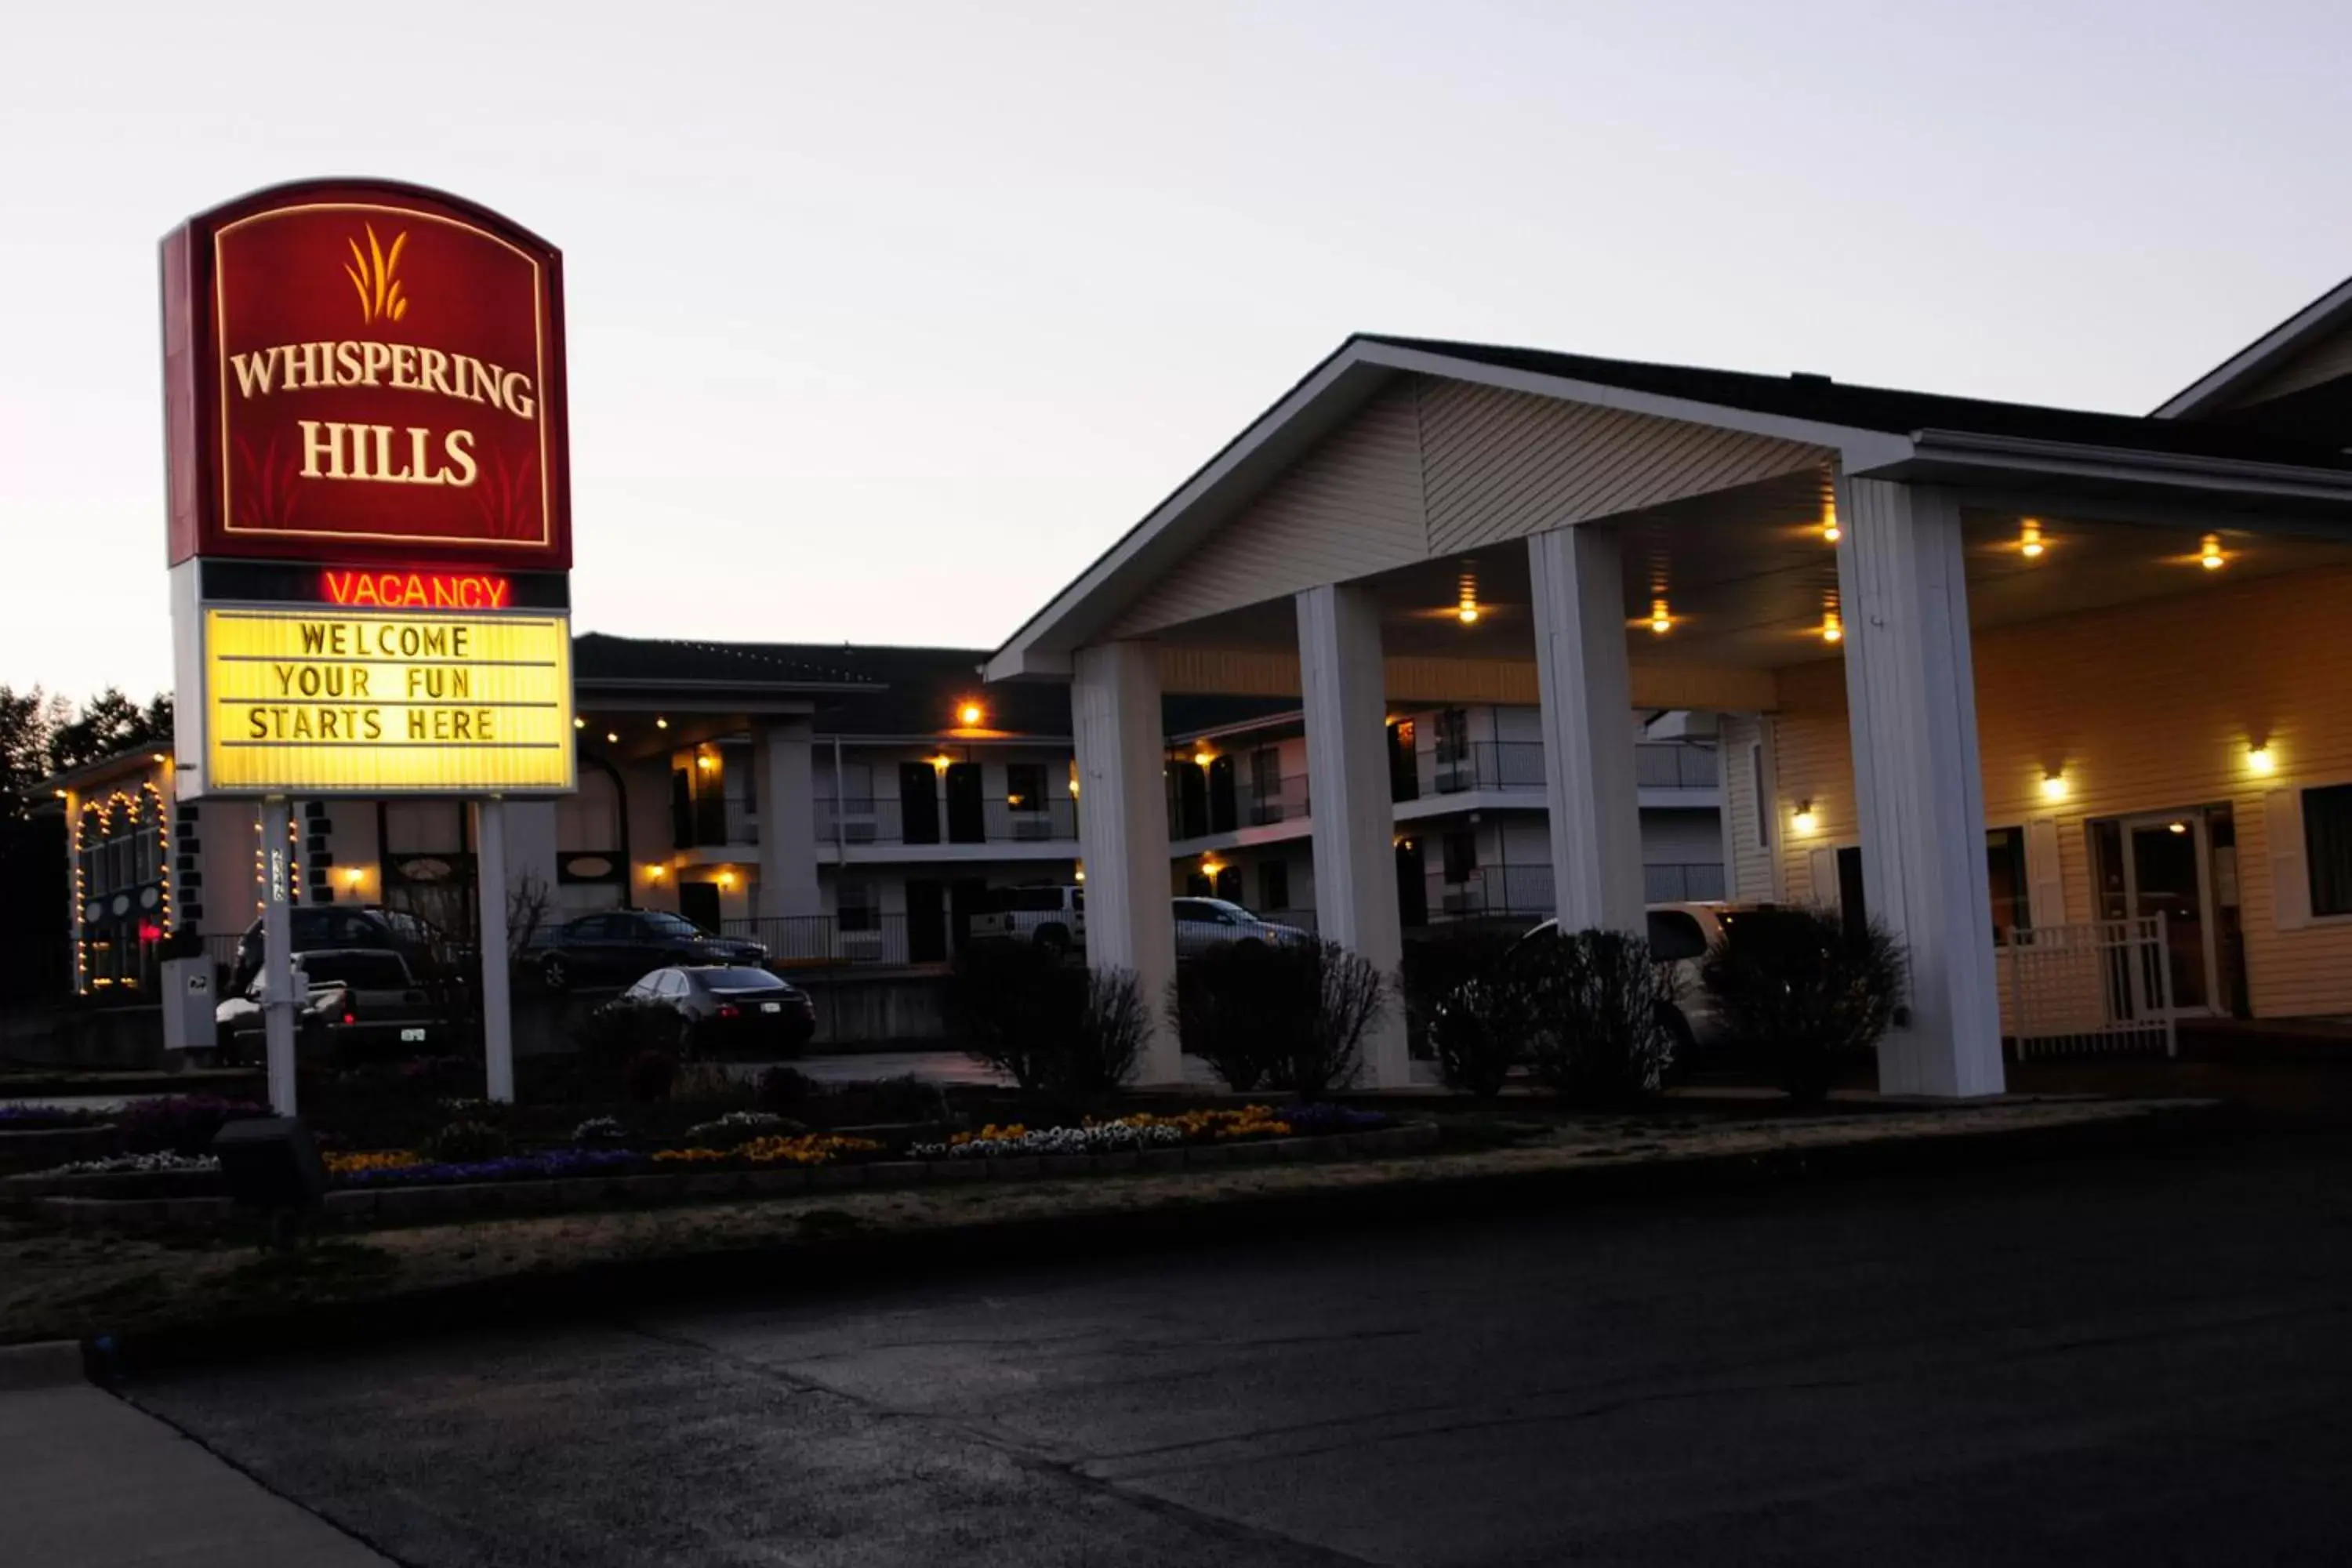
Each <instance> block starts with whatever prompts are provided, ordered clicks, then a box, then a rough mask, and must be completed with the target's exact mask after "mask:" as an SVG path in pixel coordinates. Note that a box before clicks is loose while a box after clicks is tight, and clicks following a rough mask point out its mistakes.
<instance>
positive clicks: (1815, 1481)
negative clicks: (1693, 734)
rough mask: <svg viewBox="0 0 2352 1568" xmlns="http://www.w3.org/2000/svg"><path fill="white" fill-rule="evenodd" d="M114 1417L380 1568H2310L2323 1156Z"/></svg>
mask: <svg viewBox="0 0 2352 1568" xmlns="http://www.w3.org/2000/svg"><path fill="white" fill-rule="evenodd" d="M131 1392H132V1394H133V1396H134V1397H135V1398H136V1399H137V1400H138V1401H139V1402H140V1403H141V1404H142V1405H145V1406H146V1407H148V1408H150V1409H152V1410H153V1411H156V1412H157V1413H159V1414H161V1415H163V1416H165V1417H166V1418H168V1419H169V1420H171V1421H173V1422H174V1423H176V1424H178V1425H180V1426H183V1427H184V1429H186V1430H188V1431H189V1432H191V1433H192V1434H194V1436H197V1437H198V1438H200V1439H201V1440H203V1441H204V1442H205V1443H206V1444H208V1445H209V1446H211V1447H214V1448H215V1450H216V1451H218V1452H220V1453H222V1454H224V1455H225V1456H226V1457H227V1458H230V1459H231V1460H233V1461H234V1462H236V1463H237V1464H238V1465H240V1466H242V1467H244V1468H247V1469H248V1470H249V1471H250V1472H251V1473H253V1474H254V1475H255V1476H256V1477H257V1478H258V1479H261V1480H262V1481H263V1482H264V1483H265V1484H266V1485H268V1486H269V1487H271V1488H273V1489H277V1490H278V1491H280V1492H283V1493H285V1494H287V1495H289V1496H290V1497H292V1498H293V1499H294V1500H297V1501H299V1502H301V1503H303V1504H305V1505H306V1506H308V1507H310V1508H313V1509H315V1510H318V1511H319V1512H320V1513H321V1514H323V1515H324V1516H325V1517H327V1518H328V1519H329V1520H331V1521H334V1522H336V1523H338V1524H340V1525H341V1526H343V1527H344V1528H345V1529H347V1530H350V1531H354V1532H355V1533H357V1534H359V1535H361V1536H362V1537H363V1538H364V1539H366V1540H367V1541H369V1542H372V1543H373V1544H375V1545H376V1546H377V1547H378V1548H379V1549H381V1550H383V1552H387V1553H388V1554H390V1555H391V1556H393V1557H394V1558H396V1559H398V1560H399V1561H402V1562H404V1563H420V1564H426V1563H429V1564H489V1563H517V1564H520V1563H549V1564H555V1563H562V1564H567V1565H585V1564H602V1563H616V1564H618V1563H626V1564H641V1563H642V1564H654V1563H665V1564H667V1563H726V1564H738V1563H796V1564H798V1563H807V1564H833V1563H842V1564H848V1563H858V1564H902V1563H903V1564H917V1563H1018V1564H1033V1563H1034V1564H1064V1563H1067V1564H1079V1563H1087V1564H1107V1563H1132V1564H1160V1563H1166V1564H1203V1563H1205V1564H1222V1563H1253V1564H1255V1563H1265V1564H1294V1563H1296V1564H1309V1563H1321V1564H1328V1563H1449V1564H1453V1563H1460V1564H1469V1563H1480V1564H1487V1563H1493V1564H1501V1563H1525V1564H1536V1563H1546V1564H1549V1563H1569V1562H1577V1563H1583V1562H1601V1563H1890V1562H1893V1563H1980V1562H1990V1561H2003V1562H2010V1563H2021V1562H2030V1563H2061V1562H2063V1563H2074V1564H2080V1563H2107V1562H2116V1563H2122V1562H2129V1563H2149V1562H2163V1563H2205V1562H2210V1563H2253V1562H2315V1563H2316V1562H2336V1561H2342V1560H2343V1558H2344V1556H2345V1553H2346V1552H2347V1543H2352V1405H2347V1396H2352V1150H2347V1149H2346V1148H2344V1147H2342V1146H2341V1145H2340V1143H2339V1142H2337V1141H2336V1140H2333V1139H2330V1138H2327V1137H2325V1136H2321V1135H2318V1134H2304V1135H2285V1134H2273V1135H2271V1136H2269V1137H2266V1138H2263V1139H2260V1140H2254V1139H2249V1140H2247V1141H2245V1142H2241V1143H2237V1144H2233V1145H2229V1146H2221V1147H2207V1148H2204V1149H2201V1150H2199V1151H2197V1152H2193V1153H2185V1154H2180V1155H2176V1156H2171V1157H2160V1156H2151V1157H2136V1158H2133V1159H2131V1160H2128V1161H2119V1160H2106V1161H2100V1162H2095V1163H2093V1162H2078V1163H2052V1164H2045V1165H2038V1166H2032V1167H2022V1168H2011V1169H2007V1170H2003V1171H2000V1172H1997V1173H1988V1174H1982V1175H1978V1176H1974V1177H1969V1176H1958V1175H1937V1176H1933V1177H1919V1178H1913V1179H1903V1180H1888V1181H1882V1182H1879V1183H1875V1184H1860V1185H1846V1186H1835V1187H1832V1186H1814V1187H1794V1188H1780V1189H1776V1190H1773V1191H1769V1192H1755V1193H1748V1194H1742V1195H1739V1196H1737V1197H1725V1198H1721V1199H1717V1200H1693V1199H1689V1198H1682V1199H1675V1200H1673V1201H1671V1202H1667V1201H1661V1202H1658V1203H1654V1204H1640V1203H1629V1204H1618V1205H1609V1206H1607V1207H1603V1208H1597V1209H1590V1210H1586V1211H1584V1212H1580V1213H1575V1214H1565V1215H1543V1216H1532V1217H1531V1216H1526V1215H1518V1216H1494V1217H1488V1218H1480V1217H1479V1216H1476V1215H1464V1216H1463V1217H1462V1219H1461V1221H1460V1222H1459V1223H1457V1224H1454V1225H1450V1226H1428V1227H1421V1228H1414V1229H1410V1230H1402V1231H1395V1230H1390V1231H1379V1230H1351V1231H1349V1232H1346V1233H1344V1234H1330V1235H1301V1236H1293V1237H1277V1238H1259V1239H1256V1240H1253V1241H1250V1242H1246V1243H1235V1244H1234V1245H1231V1246H1227V1247H1216V1248H1213V1249H1209V1250H1200V1249H1192V1250H1187V1251H1184V1252H1182V1253H1180V1254H1173V1255H1167V1256H1138V1255H1128V1256H1113V1257H1108V1258H1071V1259H1068V1260H1066V1261H1064V1262H1062V1263H1059V1264H1056V1265H1053V1266H1045V1267H1040V1266H1038V1265H1035V1264H1034V1263H1032V1264H1023V1265H1020V1266H1018V1267H1013V1266H1011V1265H1008V1266H1006V1267H1004V1268H1001V1269H997V1270H993V1271H991V1272H987V1273H984V1274H980V1275H973V1274H971V1273H970V1272H968V1271H967V1272H966V1273H964V1274H963V1275H961V1277H958V1278H952V1279H939V1280H936V1281H932V1282H929V1283H922V1284H914V1285H909V1284H906V1283H898V1284H892V1285H889V1286H887V1287H880V1286H858V1285H855V1284H851V1283H846V1282H826V1281H812V1282H811V1287H810V1289H807V1290H805V1291H802V1292H796V1293H793V1295H791V1296H789V1297H784V1298H770V1299H766V1300H724V1301H712V1302H709V1303H708V1304H706V1305H704V1306H702V1307H700V1308H698V1309H693V1310H669V1311H667V1312H664V1313H663V1314H661V1315H659V1316H653V1317H644V1318H638V1319H634V1320H630V1321H609V1322H589V1323H573V1324H570V1325H567V1326H564V1327H562V1328H561V1329H554V1330H549V1331H540V1332H534V1331H530V1329H529V1328H527V1327H524V1326H518V1327H517V1329H516V1330H515V1331H512V1332H510V1333H507V1334H500V1335H485V1336H477V1337H471V1338H467V1339H463V1340H447V1341H438V1342H422V1343H415V1344H408V1345H402V1346H393V1347H385V1348H381V1349H378V1350H375V1351H373V1352H352V1353H343V1354H337V1355H332V1356H319V1355H309V1356H304V1357H301V1358H299V1359H289V1360H286V1361H281V1362H277V1363H268V1364H255V1365H248V1366H242V1367H236V1368H221V1369H211V1370H205V1371H202V1372H189V1373H180V1374H176V1375H173V1376H170V1377H166V1378H163V1379H161V1380H159V1381H153V1382H148V1383H142V1384H136V1385H134V1387H133V1389H132V1391H131Z"/></svg>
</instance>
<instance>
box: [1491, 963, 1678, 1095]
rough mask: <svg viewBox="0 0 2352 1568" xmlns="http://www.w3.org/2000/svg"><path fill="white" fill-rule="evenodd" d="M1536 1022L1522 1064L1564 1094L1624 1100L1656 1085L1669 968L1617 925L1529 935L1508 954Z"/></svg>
mask: <svg viewBox="0 0 2352 1568" xmlns="http://www.w3.org/2000/svg"><path fill="white" fill-rule="evenodd" d="M1512 967H1513V970H1514V971H1515V972H1516V973H1517V977H1518V979H1519V980H1520V982H1521V983H1522V984H1523V985H1524V987H1525V997H1526V1005H1527V1006H1528V1008H1529V1009H1530V1010H1531V1018H1532V1022H1533V1025H1534V1033H1533V1037H1532V1049H1531V1051H1530V1053H1529V1065H1530V1066H1531V1067H1532V1068H1534V1071H1535V1076H1536V1079H1537V1080H1538V1082H1540V1083H1542V1084H1543V1085H1544V1086H1545V1087H1546V1088H1548V1089H1550V1090H1551V1091H1552V1092H1553V1093H1555V1094H1558V1095H1559V1096H1560V1097H1561V1098H1562V1099H1564V1100H1573V1101H1575V1102H1577V1103H1579V1104H1585V1105H1622V1104H1624V1103H1626V1102H1627V1101H1630V1100H1639V1099H1641V1098H1643V1097H1644V1096H1647V1095H1650V1094H1654V1093H1655V1092H1656V1091H1657V1089H1658V1085H1659V1080H1660V1079H1661V1077H1662V1076H1663V1075H1664V1072H1665V1068H1666V1065H1667V1063H1668V1061H1669V1060H1670V1059H1671V1058H1672V1057H1673V1054H1674V1036H1673V1034H1672V1032H1671V1026H1670V1025H1669V1023H1668V1016H1669V1015H1668V1011H1667V1009H1668V1008H1669V1007H1670V1006H1671V1005H1673V1003H1674V999H1675V983H1674V974H1673V971H1672V970H1671V969H1670V968H1668V967H1667V966H1666V965H1664V964H1660V963H1655V962H1654V961H1653V960H1652V959H1651V957H1650V944H1649V943H1648V942H1644V941H1643V939H1642V938H1640V937H1637V936H1633V935H1630V934H1628V933H1627V932H1624V931H1598V930H1596V931H1578V932H1576V933H1575V934H1574V935H1568V934H1566V933H1561V934H1558V935H1550V936H1538V937H1533V938H1530V939H1529V940H1528V941H1527V942H1524V943H1523V944H1521V946H1520V947H1519V949H1518V951H1517V953H1516V954H1515V955H1514V958H1513V961H1512Z"/></svg>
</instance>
